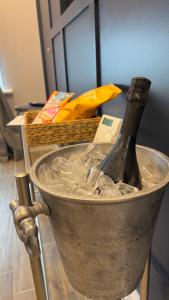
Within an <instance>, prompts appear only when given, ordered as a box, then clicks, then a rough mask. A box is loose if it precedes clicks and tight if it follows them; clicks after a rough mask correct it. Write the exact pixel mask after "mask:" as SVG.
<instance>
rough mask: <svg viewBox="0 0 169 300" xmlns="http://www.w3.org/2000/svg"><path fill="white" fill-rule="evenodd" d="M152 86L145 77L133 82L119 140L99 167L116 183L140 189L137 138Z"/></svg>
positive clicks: (127, 95)
mask: <svg viewBox="0 0 169 300" xmlns="http://www.w3.org/2000/svg"><path fill="white" fill-rule="evenodd" d="M150 85H151V81H150V80H149V79H147V78H144V77H135V78H133V79H132V80H131V85H130V88H129V90H128V92H127V94H126V98H127V108H126V113H125V117H124V120H123V124H122V128H121V132H120V135H119V138H118V140H117V142H116V144H115V145H114V146H113V147H112V149H111V151H110V152H109V153H108V155H107V156H106V157H105V159H104V160H103V161H102V162H101V163H100V165H99V169H100V170H102V171H103V172H104V174H105V175H107V176H109V177H110V178H112V180H113V181H114V182H115V183H117V182H119V181H122V182H124V183H127V184H129V185H132V186H135V187H137V188H138V189H141V188H142V184H141V177H140V172H139V167H138V163H137V157H136V137H137V132H138V128H139V123H140V120H141V117H142V114H143V110H144V107H145V104H146V102H147V101H146V96H147V94H148V91H149V88H150Z"/></svg>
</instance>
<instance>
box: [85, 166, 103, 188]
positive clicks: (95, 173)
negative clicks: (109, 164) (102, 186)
mask: <svg viewBox="0 0 169 300" xmlns="http://www.w3.org/2000/svg"><path fill="white" fill-rule="evenodd" d="M101 175H103V172H102V171H100V170H99V169H98V167H97V166H93V167H91V168H90V170H89V173H88V175H87V184H88V185H90V186H92V187H94V186H95V185H96V186H98V184H97V181H98V178H99V177H100V176H101Z"/></svg>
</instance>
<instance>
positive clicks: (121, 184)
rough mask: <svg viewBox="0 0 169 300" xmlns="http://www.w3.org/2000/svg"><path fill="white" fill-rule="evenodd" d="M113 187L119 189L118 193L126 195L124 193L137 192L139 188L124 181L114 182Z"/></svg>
mask: <svg viewBox="0 0 169 300" xmlns="http://www.w3.org/2000/svg"><path fill="white" fill-rule="evenodd" d="M114 188H115V189H116V190H118V191H120V193H121V194H122V195H126V194H131V193H137V192H138V191H139V190H138V189H137V188H136V187H134V186H132V185H129V184H126V183H124V182H118V183H116V184H115V186H114Z"/></svg>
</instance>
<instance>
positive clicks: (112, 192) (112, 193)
mask: <svg viewBox="0 0 169 300" xmlns="http://www.w3.org/2000/svg"><path fill="white" fill-rule="evenodd" d="M99 196H100V197H108V198H110V197H112V198H114V197H118V196H121V193H120V191H119V190H118V189H115V188H113V187H112V188H105V189H102V191H101V193H100V194H99Z"/></svg>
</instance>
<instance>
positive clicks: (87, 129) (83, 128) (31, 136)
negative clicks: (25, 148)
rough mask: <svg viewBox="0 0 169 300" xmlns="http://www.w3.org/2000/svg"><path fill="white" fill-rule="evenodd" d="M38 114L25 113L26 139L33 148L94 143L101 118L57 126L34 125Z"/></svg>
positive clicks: (65, 122) (68, 122)
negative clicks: (85, 142)
mask: <svg viewBox="0 0 169 300" xmlns="http://www.w3.org/2000/svg"><path fill="white" fill-rule="evenodd" d="M37 113H38V111H28V112H26V113H25V125H24V126H25V133H26V139H27V144H28V145H29V146H31V147H36V146H40V145H50V144H64V143H72V142H80V141H92V140H93V138H94V136H95V133H96V130H97V127H98V124H99V122H100V117H96V118H90V119H82V120H74V121H64V122H59V123H55V124H32V121H33V120H34V119H35V117H36V115H37Z"/></svg>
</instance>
